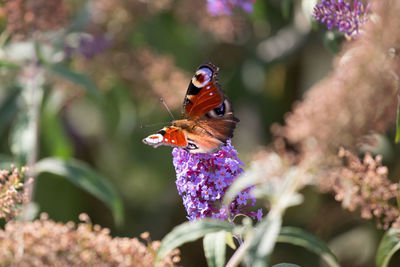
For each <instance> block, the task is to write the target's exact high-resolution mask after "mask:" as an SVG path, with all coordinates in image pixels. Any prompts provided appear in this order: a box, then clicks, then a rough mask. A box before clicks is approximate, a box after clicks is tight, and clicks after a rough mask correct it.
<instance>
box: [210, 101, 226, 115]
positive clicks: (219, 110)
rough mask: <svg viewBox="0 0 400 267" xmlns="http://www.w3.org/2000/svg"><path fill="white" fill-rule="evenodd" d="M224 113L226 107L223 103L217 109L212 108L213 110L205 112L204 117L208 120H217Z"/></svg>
mask: <svg viewBox="0 0 400 267" xmlns="http://www.w3.org/2000/svg"><path fill="white" fill-rule="evenodd" d="M225 113H226V106H225V102H224V103H222V104H221V105H220V106H219V107H217V108H214V109H213V110H210V111H209V112H207V115H206V116H207V117H210V118H218V117H223V116H224V115H225Z"/></svg>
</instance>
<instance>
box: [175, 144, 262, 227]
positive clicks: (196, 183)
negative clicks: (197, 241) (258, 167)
mask: <svg viewBox="0 0 400 267" xmlns="http://www.w3.org/2000/svg"><path fill="white" fill-rule="evenodd" d="M172 155H173V163H174V166H175V171H176V186H177V188H178V193H179V195H181V196H182V199H183V204H184V206H185V208H186V211H187V213H188V216H187V217H188V219H189V220H190V221H192V220H195V219H198V218H204V217H211V218H214V219H220V220H226V219H228V216H229V214H230V216H231V217H229V219H233V217H234V216H235V215H236V214H239V213H241V214H246V215H249V216H251V217H253V218H258V219H261V218H262V210H258V212H247V211H244V209H245V208H247V207H249V206H254V205H255V199H254V198H253V197H251V196H250V190H251V187H250V188H247V189H245V190H243V191H242V192H241V193H239V194H238V196H237V197H236V198H235V199H234V200H233V201H232V203H231V204H230V205H229V207H227V206H222V204H221V203H222V199H223V196H224V195H225V192H226V190H227V188H228V187H229V185H230V184H232V182H233V181H234V180H235V178H236V177H237V176H238V175H240V174H242V173H243V169H242V167H241V166H243V163H242V162H241V161H240V159H239V158H238V157H237V151H236V150H235V148H234V147H233V146H232V145H231V142H230V140H228V142H227V144H226V145H225V146H223V147H222V148H221V149H220V150H219V151H218V152H216V153H210V154H191V153H189V152H187V151H186V150H184V149H179V148H174V150H173V151H172ZM248 200H251V201H248Z"/></svg>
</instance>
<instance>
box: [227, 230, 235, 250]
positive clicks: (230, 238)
mask: <svg viewBox="0 0 400 267" xmlns="http://www.w3.org/2000/svg"><path fill="white" fill-rule="evenodd" d="M225 233H226V235H225V243H226V244H227V245H228V246H229V247H230V248H231V249H236V245H235V242H234V241H233V235H232V233H230V232H225Z"/></svg>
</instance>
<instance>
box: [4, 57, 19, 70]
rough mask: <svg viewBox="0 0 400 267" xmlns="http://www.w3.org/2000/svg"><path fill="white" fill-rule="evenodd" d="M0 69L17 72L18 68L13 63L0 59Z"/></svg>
mask: <svg viewBox="0 0 400 267" xmlns="http://www.w3.org/2000/svg"><path fill="white" fill-rule="evenodd" d="M0 69H9V70H18V69H20V66H19V65H18V64H15V63H13V62H10V61H6V60H2V59H0Z"/></svg>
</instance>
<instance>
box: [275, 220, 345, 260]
mask: <svg viewBox="0 0 400 267" xmlns="http://www.w3.org/2000/svg"><path fill="white" fill-rule="evenodd" d="M277 241H278V242H283V243H289V244H292V245H296V246H300V247H303V248H305V249H307V250H309V251H311V252H314V253H316V254H318V255H319V256H321V257H322V258H323V259H324V260H325V261H326V262H327V263H328V264H329V266H332V267H338V266H340V265H339V262H338V260H337V258H336V256H335V255H334V254H333V253H332V251H331V250H330V249H329V247H328V246H327V245H326V244H325V243H324V242H323V241H322V240H320V239H319V238H317V237H316V236H314V235H312V234H310V233H308V232H306V231H304V230H302V229H300V228H296V227H282V229H281V232H280V233H279V236H278V239H277Z"/></svg>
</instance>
